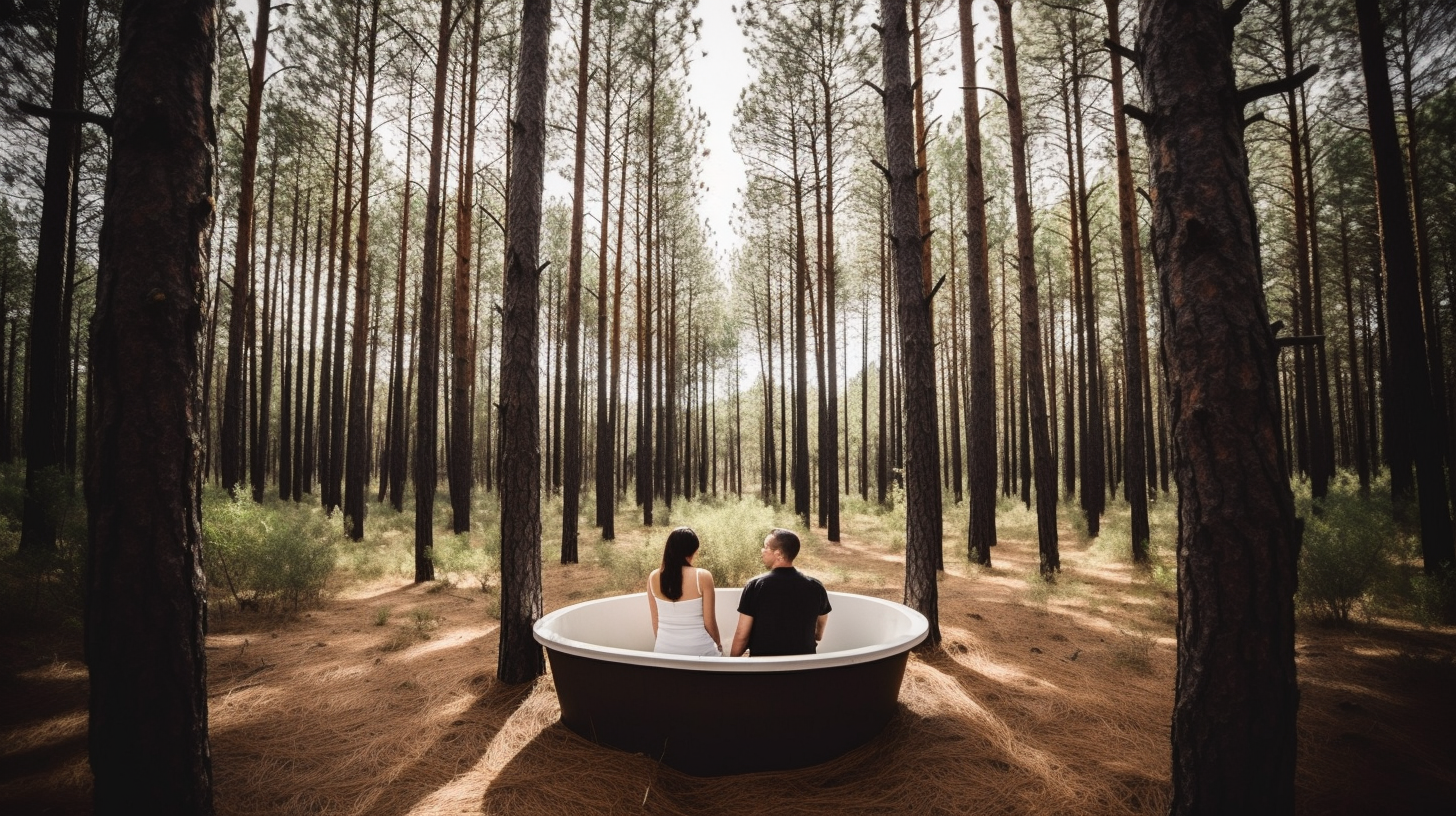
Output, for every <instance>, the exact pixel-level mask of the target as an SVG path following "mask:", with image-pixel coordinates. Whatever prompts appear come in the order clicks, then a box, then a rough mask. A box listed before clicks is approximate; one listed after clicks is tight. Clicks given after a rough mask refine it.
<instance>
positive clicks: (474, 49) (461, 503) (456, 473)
mask: <svg viewBox="0 0 1456 816" xmlns="http://www.w3.org/2000/svg"><path fill="white" fill-rule="evenodd" d="M472 5H473V10H472V14H471V17H472V23H471V30H470V60H469V63H468V65H469V71H470V80H469V83H468V85H467V86H466V90H465V96H466V98H465V100H464V104H462V105H461V118H462V119H463V121H462V122H461V127H460V130H461V146H460V186H459V190H458V191H457V193H456V195H457V200H456V217H455V286H454V290H453V293H452V297H451V299H450V346H451V362H452V364H453V366H452V368H451V375H450V393H451V400H450V451H451V454H450V459H449V474H448V475H449V483H450V515H451V529H452V530H453V531H454V532H455V533H456V534H457V535H458V534H460V533H464V532H466V531H468V530H469V529H470V490H471V487H472V486H473V484H474V482H475V479H474V476H473V475H472V474H473V468H472V466H471V451H472V445H471V441H472V440H473V439H474V437H475V421H474V420H475V405H474V403H473V401H472V399H471V398H472V396H473V394H474V391H475V344H474V342H473V338H472V336H471V325H470V294H471V292H470V260H471V258H470V254H471V249H472V228H473V225H474V223H475V215H474V213H475V97H476V92H477V90H478V86H479V81H480V25H481V17H482V13H481V2H480V0H475V2H474V3H473V4H472Z"/></svg>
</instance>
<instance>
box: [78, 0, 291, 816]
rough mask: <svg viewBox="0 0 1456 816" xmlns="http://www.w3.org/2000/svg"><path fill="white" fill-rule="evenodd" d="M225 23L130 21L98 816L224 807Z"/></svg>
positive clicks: (95, 354)
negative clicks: (207, 410) (216, 533)
mask: <svg viewBox="0 0 1456 816" xmlns="http://www.w3.org/2000/svg"><path fill="white" fill-rule="evenodd" d="M216 20H217V16H216V9H215V7H214V4H213V2H212V0H196V1H195V2H189V3H171V4H158V3H145V2H136V1H135V0H129V1H128V2H126V3H125V4H124V5H123V7H122V11H121V15H120V38H119V42H120V53H119V55H118V58H117V66H116V96H115V100H116V107H115V113H114V115H113V117H112V123H113V124H112V141H111V165H110V168H109V170H108V173H107V185H106V190H107V195H106V203H105V208H104V212H103V216H102V225H101V244H100V265H99V268H98V272H97V279H96V304H97V305H96V315H95V317H94V319H93V322H92V327H93V330H92V337H91V365H90V372H91V377H92V378H93V379H92V388H93V394H94V400H95V401H94V403H93V404H92V410H91V411H90V412H89V416H90V418H91V422H90V423H89V429H88V430H89V433H90V440H89V444H88V445H87V457H86V459H87V461H86V504H87V510H88V528H89V529H88V540H89V545H90V546H89V550H88V553H87V569H86V613H85V618H86V632H85V640H86V664H87V666H88V668H89V670H90V696H91V705H90V723H89V730H88V736H87V742H88V749H89V750H88V753H89V756H90V762H91V771H92V775H93V776H94V779H95V786H94V800H93V804H94V807H95V811H96V812H97V813H100V814H112V813H118V814H119V813H187V814H210V813H212V812H213V803H212V762H211V759H210V756H209V750H208V742H207V657H206V653H205V652H204V650H203V614H204V610H205V609H206V597H207V587H206V579H205V578H204V577H203V572H202V507H201V504H202V496H201V495H200V491H201V485H202V483H201V479H202V472H201V469H200V466H201V448H200V444H199V443H200V437H199V436H198V433H197V432H198V427H199V426H198V424H197V418H198V417H199V416H200V415H201V409H202V406H201V405H200V404H199V403H198V395H199V385H200V384H199V382H198V374H199V372H198V343H199V339H200V338H199V336H198V332H199V330H200V328H201V326H202V323H203V321H202V304H203V302H204V301H205V292H204V291H203V289H204V277H203V275H204V274H205V265H206V264H205V258H204V257H203V254H202V251H201V247H202V246H203V233H204V230H205V229H206V227H207V225H208V221H209V219H210V218H211V216H212V194H213V187H212V169H213V168H212V151H213V149H214V147H215V145H216V132H215V130H214V129H213V121H212V104H213V100H212V94H211V91H212V76H213V68H214V48H215V42H216V39H215V37H216V31H215V25H216ZM264 28H266V26H264ZM137 394H145V395H147V396H146V399H137V398H136V395H137Z"/></svg>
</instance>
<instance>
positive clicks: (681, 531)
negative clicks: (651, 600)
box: [658, 527, 698, 601]
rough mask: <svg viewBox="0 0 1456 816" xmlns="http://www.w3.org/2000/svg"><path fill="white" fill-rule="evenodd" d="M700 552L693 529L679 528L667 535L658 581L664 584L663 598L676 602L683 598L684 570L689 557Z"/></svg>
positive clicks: (696, 535)
mask: <svg viewBox="0 0 1456 816" xmlns="http://www.w3.org/2000/svg"><path fill="white" fill-rule="evenodd" d="M697 551H698V534H697V533H695V532H693V528H691V527H679V528H677V529H676V530H673V531H672V532H670V533H668V534H667V545H666V546H664V547H663V548H662V571H661V572H660V573H658V580H659V581H661V583H662V597H664V598H666V599H668V600H669V601H675V600H677V599H678V598H681V597H682V593H683V588H682V568H683V567H686V566H687V565H688V557H689V556H691V555H692V554H693V553H695V552H697Z"/></svg>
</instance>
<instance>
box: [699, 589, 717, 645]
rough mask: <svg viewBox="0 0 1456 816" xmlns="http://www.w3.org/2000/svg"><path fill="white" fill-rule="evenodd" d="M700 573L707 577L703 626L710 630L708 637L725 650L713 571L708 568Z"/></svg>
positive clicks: (704, 591) (704, 590)
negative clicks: (719, 623)
mask: <svg viewBox="0 0 1456 816" xmlns="http://www.w3.org/2000/svg"><path fill="white" fill-rule="evenodd" d="M699 574H700V575H701V576H702V577H704V578H706V579H707V583H706V584H705V585H704V586H703V628H704V629H707V630H708V637H710V638H712V639H713V642H714V643H716V644H717V645H718V651H720V652H721V651H723V638H722V636H720V635H719V634H718V610H717V598H716V593H715V592H714V591H713V573H711V572H708V571H707V570H699Z"/></svg>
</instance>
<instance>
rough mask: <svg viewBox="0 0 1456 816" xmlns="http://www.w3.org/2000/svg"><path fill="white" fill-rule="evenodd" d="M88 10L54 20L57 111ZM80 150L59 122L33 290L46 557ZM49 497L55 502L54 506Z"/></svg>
mask: <svg viewBox="0 0 1456 816" xmlns="http://www.w3.org/2000/svg"><path fill="white" fill-rule="evenodd" d="M86 5H87V4H86V2H85V0H64V2H61V3H60V4H59V6H58V8H57V12H56V51H55V62H54V63H53V69H52V75H51V99H50V103H51V104H50V107H51V110H52V111H57V112H65V111H74V110H78V109H79V108H80V107H81V103H82V98H81V83H82V82H83V81H84V73H85V65H84V63H85V52H86V16H87V15H86ZM80 145H81V124H80V120H79V119H74V118H67V117H63V116H54V117H52V118H51V120H50V127H49V134H48V136H47V138H46V169H45V181H44V186H43V188H42V203H41V217H40V236H39V240H38V245H37V252H36V265H35V286H34V288H33V289H32V290H31V314H30V349H29V353H28V354H27V355H26V379H27V380H28V382H29V387H28V388H27V390H26V392H25V394H26V403H25V418H24V421H23V425H22V428H23V435H24V438H23V444H24V450H25V500H24V510H23V514H22V517H21V528H20V548H21V549H22V550H30V551H32V552H35V551H48V550H51V549H54V548H55V546H56V527H57V520H56V518H55V517H54V516H53V515H52V514H51V510H52V508H51V507H50V504H51V501H52V500H54V498H56V496H55V492H56V491H57V489H58V488H59V484H58V482H57V481H56V479H57V477H58V476H59V473H60V470H61V468H62V466H63V462H64V458H65V433H66V429H65V411H66V346H67V345H68V344H69V343H70V339H69V335H70V326H69V325H68V323H67V321H66V318H65V314H64V306H63V303H62V300H63V297H64V290H65V282H66V266H67V258H68V256H70V255H71V254H72V249H71V248H69V247H68V245H67V244H68V241H67V238H68V237H69V231H70V225H71V219H72V211H73V209H74V208H75V206H76V201H75V200H74V199H75V183H74V175H75V173H76V172H77V167H76V158H77V155H78V154H79V151H80ZM48 497H49V499H48Z"/></svg>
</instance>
